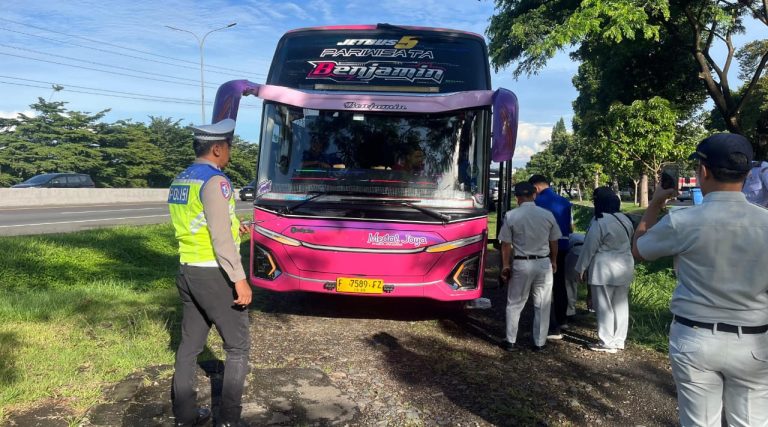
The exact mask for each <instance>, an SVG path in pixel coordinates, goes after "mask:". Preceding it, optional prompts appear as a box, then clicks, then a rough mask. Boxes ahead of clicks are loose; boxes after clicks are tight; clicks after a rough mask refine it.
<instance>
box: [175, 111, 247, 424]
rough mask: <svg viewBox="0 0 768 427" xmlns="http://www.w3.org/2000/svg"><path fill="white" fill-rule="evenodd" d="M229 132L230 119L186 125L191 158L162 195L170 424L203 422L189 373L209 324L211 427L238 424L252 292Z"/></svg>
mask: <svg viewBox="0 0 768 427" xmlns="http://www.w3.org/2000/svg"><path fill="white" fill-rule="evenodd" d="M234 130H235V121H234V120H232V119H225V120H222V121H220V122H218V123H216V124H214V125H204V126H196V127H192V131H193V132H194V134H195V141H194V149H195V156H196V159H195V162H194V163H193V164H192V165H191V166H190V167H188V168H187V169H185V170H184V171H182V172H181V173H180V174H179V175H178V176H177V177H176V179H174V180H173V183H172V184H171V189H170V192H169V194H168V206H169V209H170V212H171V221H172V222H173V226H174V229H175V232H176V239H177V240H178V242H179V255H180V256H179V258H180V259H179V261H180V264H181V266H180V268H179V273H178V276H177V277H176V287H177V288H178V291H179V296H180V297H181V301H182V307H183V313H182V321H181V343H179V349H178V351H177V352H176V363H175V365H174V370H175V372H174V374H173V390H172V399H173V414H174V416H175V423H176V425H177V426H185V427H186V426H195V425H202V424H204V423H205V422H207V420H208V418H209V417H210V415H211V412H210V410H208V409H205V408H197V393H196V392H195V371H196V368H197V356H198V355H199V354H200V353H201V352H202V351H203V348H204V346H205V343H206V341H207V338H208V332H209V331H210V329H211V326H213V325H215V326H216V329H217V331H218V332H219V334H220V335H221V338H222V340H223V341H224V351H226V353H227V360H226V362H225V364H224V378H223V380H222V383H223V384H222V390H221V403H220V405H219V414H218V420H217V423H216V425H217V426H239V425H241V421H240V413H241V410H242V405H241V399H242V394H243V386H244V382H245V376H246V374H247V373H248V349H249V345H250V341H249V331H248V326H249V320H248V304H250V303H251V298H252V296H251V288H250V285H249V284H248V281H247V279H246V276H245V272H244V271H243V266H242V263H241V261H240V234H241V233H245V232H248V231H250V228H248V227H246V226H244V225H241V224H240V221H239V220H238V218H237V216H236V215H235V199H234V192H233V191H232V183H231V182H230V181H229V178H227V176H226V175H225V174H224V172H222V171H221V169H223V168H224V167H225V166H227V164H228V163H229V157H230V150H231V143H232V135H233V133H234Z"/></svg>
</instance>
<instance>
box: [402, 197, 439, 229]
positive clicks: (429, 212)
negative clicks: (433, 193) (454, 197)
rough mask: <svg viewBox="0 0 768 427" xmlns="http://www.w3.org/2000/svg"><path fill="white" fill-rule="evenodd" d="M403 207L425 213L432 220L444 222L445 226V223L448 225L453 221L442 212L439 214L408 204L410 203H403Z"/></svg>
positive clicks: (432, 210)
mask: <svg viewBox="0 0 768 427" xmlns="http://www.w3.org/2000/svg"><path fill="white" fill-rule="evenodd" d="M401 205H402V206H407V207H409V208H411V209H416V210H417V211H419V212H422V213H425V214H427V215H429V216H431V217H432V218H435V219H439V220H440V221H442V223H443V224H445V223H447V222H448V221H450V220H451V216H450V215H446V214H444V213H442V212H438V211H436V210H434V209H428V208H423V207H421V206H416V205H414V204H412V203H408V202H403V203H401Z"/></svg>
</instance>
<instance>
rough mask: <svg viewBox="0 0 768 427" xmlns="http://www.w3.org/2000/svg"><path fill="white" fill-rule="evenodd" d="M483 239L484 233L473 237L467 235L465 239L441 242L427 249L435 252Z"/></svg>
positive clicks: (460, 246)
mask: <svg viewBox="0 0 768 427" xmlns="http://www.w3.org/2000/svg"><path fill="white" fill-rule="evenodd" d="M482 240H483V235H482V234H478V235H477V236H472V237H465V238H463V239H459V240H453V241H450V242H445V243H440V244H437V245H432V246H429V247H428V248H427V249H425V250H426V251H427V252H431V253H435V252H446V251H451V250H454V249H457V248H462V247H464V246H467V245H471V244H472V243H477V242H480V241H482Z"/></svg>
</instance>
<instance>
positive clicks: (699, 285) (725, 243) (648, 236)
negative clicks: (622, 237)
mask: <svg viewBox="0 0 768 427" xmlns="http://www.w3.org/2000/svg"><path fill="white" fill-rule="evenodd" d="M691 159H692V160H696V161H697V165H696V175H697V180H698V182H699V185H700V186H701V191H702V193H703V194H704V202H703V203H702V204H701V205H698V206H691V207H689V208H686V209H677V210H674V211H670V212H669V213H668V214H667V215H665V216H664V217H662V218H661V219H660V220H658V223H657V218H658V215H659V212H660V211H661V208H662V207H663V206H664V204H665V202H666V200H667V199H669V198H672V197H674V196H675V193H676V190H674V189H668V190H666V189H663V188H660V187H659V188H657V189H656V192H655V193H654V195H653V199H652V200H651V202H650V203H649V206H648V209H647V210H646V211H645V214H644V215H643V218H642V219H641V220H640V224H639V225H638V226H637V230H636V232H635V236H636V237H635V244H634V247H633V249H632V253H633V254H634V255H635V257H636V258H639V259H646V260H654V259H657V258H660V257H664V256H673V257H674V258H675V261H676V265H677V286H676V287H675V290H674V292H673V294H672V301H671V303H670V310H671V311H672V314H673V321H672V325H671V326H670V330H669V359H670V362H671V365H672V375H673V377H674V378H675V384H676V385H677V401H678V407H679V413H680V424H681V425H683V426H720V425H721V419H720V418H721V413H725V418H726V421H727V424H728V425H729V426H768V333H766V332H768V262H766V256H765V251H763V250H760V248H764V247H765V245H766V242H768V210H766V209H763V208H760V207H757V206H755V205H753V204H751V203H749V202H748V201H747V198H746V197H745V195H744V194H743V193H742V186H743V183H744V179H745V178H746V176H747V173H748V172H749V170H750V168H751V161H752V146H751V144H750V143H749V141H748V140H747V139H746V138H744V137H743V136H741V135H736V134H727V133H721V134H715V135H712V136H710V137H709V138H707V139H705V140H703V141H702V142H701V143H699V145H698V146H697V147H696V152H695V153H693V154H692V155H691ZM723 406H724V407H725V408H724V409H723Z"/></svg>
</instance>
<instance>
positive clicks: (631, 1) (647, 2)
mask: <svg viewBox="0 0 768 427" xmlns="http://www.w3.org/2000/svg"><path fill="white" fill-rule="evenodd" d="M496 9H497V13H496V14H495V15H494V16H492V17H491V23H490V26H489V27H488V30H487V34H488V36H489V38H490V44H489V51H490V54H491V62H492V63H493V65H494V67H496V69H497V70H498V69H499V68H502V67H504V66H506V65H508V64H509V63H512V62H516V63H517V67H516V68H515V70H514V74H515V76H516V77H517V76H520V75H521V74H531V73H535V72H537V71H538V70H540V69H541V68H543V67H544V65H545V64H546V62H547V60H549V59H550V58H552V57H553V56H554V55H555V53H556V52H557V51H558V50H560V49H563V48H565V47H567V46H570V45H577V44H580V43H581V42H583V41H585V40H587V39H598V40H602V41H605V42H609V43H617V42H620V41H622V40H624V39H634V38H635V37H637V35H638V34H640V35H642V36H643V37H645V38H647V39H651V40H658V39H659V31H660V28H661V25H660V24H659V23H658V22H653V21H652V20H651V19H650V18H652V17H660V18H668V17H669V4H668V1H666V0H585V1H582V2H577V1H573V0H555V1H547V2H542V1H534V0H523V1H520V0H497V1H496Z"/></svg>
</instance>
